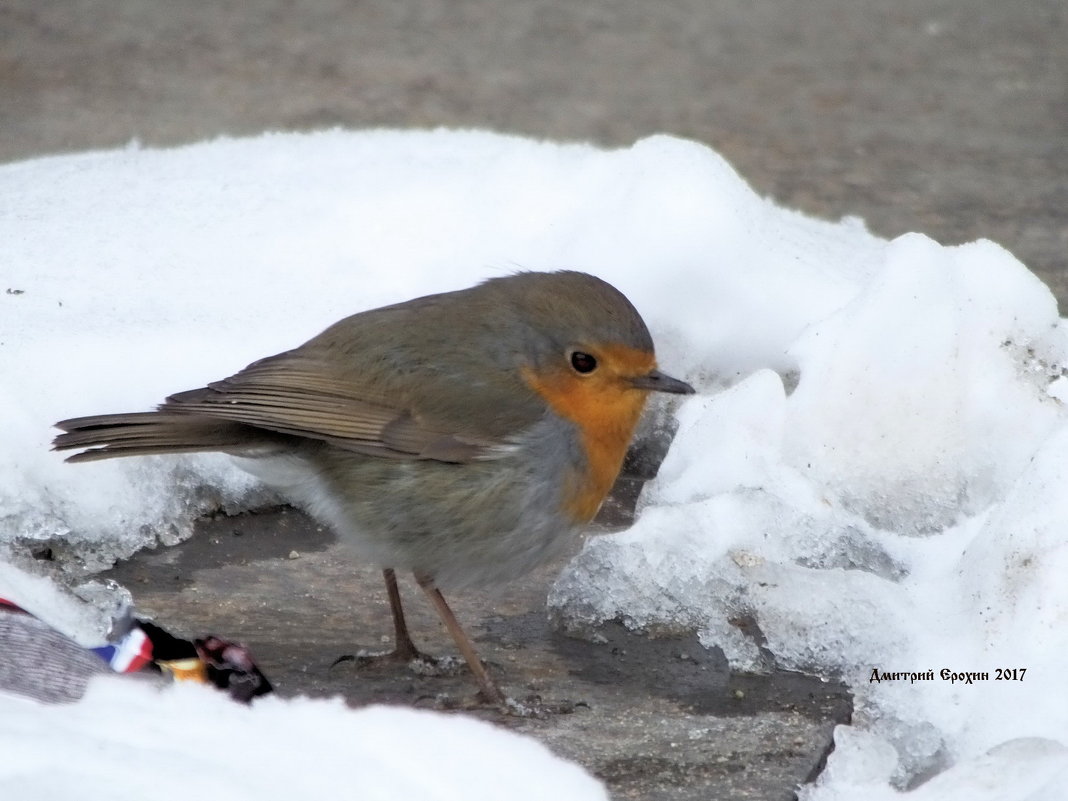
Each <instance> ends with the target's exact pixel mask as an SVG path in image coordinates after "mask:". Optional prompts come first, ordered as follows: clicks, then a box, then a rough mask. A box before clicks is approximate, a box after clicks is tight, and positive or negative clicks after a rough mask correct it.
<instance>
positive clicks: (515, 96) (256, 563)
mask: <svg viewBox="0 0 1068 801" xmlns="http://www.w3.org/2000/svg"><path fill="white" fill-rule="evenodd" d="M1066 41H1068V4H1065V3H1064V2H1063V0H1029V1H1028V2H1027V3H1019V4H1015V3H1013V4H1010V3H998V2H993V0H899V1H898V2H893V3H876V2H872V1H871V0H860V2H857V0H808V2H804V3H785V2H781V3H769V2H753V0H663V1H662V2H659V3H648V2H644V0H586V2H583V3H565V2H562V1H561V0H525V1H524V2H506V1H505V0H495V1H494V0H423V1H422V2H414V1H413V2H398V0H391V1H387V0H378V1H377V2H355V1H354V0H350V2H344V1H343V0H320V1H319V2H313V1H312V0H303V1H301V0H269V1H268V2H256V3H242V4H237V3H206V2H186V3H174V2H166V1H165V0H121V1H120V0H111V1H110V2H109V1H108V0H72V1H71V2H65V3H42V2H40V1H39V0H4V2H2V3H0V161H13V160H19V159H25V158H31V157H34V156H39V155H45V154H52V153H59V152H67V151H74V150H84V149H89V148H100V147H113V146H118V145H122V144H125V143H126V142H128V141H130V140H131V139H134V138H136V139H139V140H140V141H141V142H142V143H144V144H146V145H170V144H179V143H183V142H190V141H195V140H198V139H203V138H206V137H213V136H217V135H221V134H228V135H242V134H254V133H258V132H261V131H263V130H307V129H315V128H322V127H330V126H345V127H353V128H363V127H376V126H401V127H412V126H420V127H426V126H431V127H432V126H439V125H444V126H459V127H489V128H493V129H496V130H501V131H508V132H517V133H522V134H528V135H531V136H536V137H546V138H553V139H568V140H588V141H593V142H596V143H600V144H604V145H627V144H629V143H631V142H632V141H634V140H635V139H636V138H640V137H642V136H645V135H648V134H652V133H656V132H668V133H673V134H678V135H681V136H686V137H690V138H693V139H696V140H698V141H701V142H704V143H707V144H709V145H711V146H712V147H714V148H715V149H717V150H718V151H719V152H721V153H722V154H723V155H724V156H725V157H726V158H727V159H728V160H729V161H730V162H731V163H732V164H733V165H734V166H735V168H736V169H737V170H738V171H739V172H740V173H741V175H742V176H743V177H744V178H746V179H747V180H748V181H749V182H750V183H751V184H752V185H753V186H754V188H755V189H756V190H757V191H758V192H760V193H762V194H765V195H769V196H771V197H774V198H776V199H777V200H779V201H781V202H782V203H784V204H785V205H788V206H790V207H793V208H797V209H799V210H800V211H803V212H805V213H808V214H812V215H817V216H823V217H828V218H838V217H841V216H843V215H856V216H860V217H862V218H864V219H866V220H867V222H868V224H869V226H870V227H871V228H872V230H873V231H875V232H876V233H878V234H882V235H886V236H893V235H897V234H900V233H903V232H906V231H922V232H924V233H927V234H929V235H931V236H933V237H934V238H936V239H938V240H940V241H942V242H946V243H957V242H965V241H970V240H972V239H975V238H977V237H987V238H990V239H993V240H995V241H997V242H999V243H1001V244H1002V245H1004V246H1005V247H1007V248H1008V249H1009V250H1010V251H1012V252H1013V253H1014V254H1016V255H1017V256H1018V257H1019V258H1020V259H1021V260H1022V261H1023V262H1024V263H1025V264H1027V265H1028V266H1029V267H1030V268H1031V269H1033V270H1034V271H1035V272H1037V273H1038V274H1039V275H1040V276H1041V277H1042V278H1043V280H1045V281H1046V283H1047V284H1049V286H1050V287H1051V288H1052V289H1053V291H1054V292H1055V294H1056V295H1057V296H1058V298H1059V299H1061V300H1064V299H1066V298H1068V279H1066V273H1065V266H1066V265H1065V254H1066V253H1068V175H1066V171H1065V163H1066V159H1068V47H1066V46H1065V42H1066ZM0 264H2V262H0ZM576 266H577V267H581V265H576ZM0 271H2V266H0ZM238 532H240V533H238ZM292 551H296V552H297V553H298V554H299V558H294V559H290V558H288V557H289V555H290V553H291V552H292ZM116 575H117V576H119V577H121V579H122V580H123V581H125V582H127V584H128V586H130V588H131V589H132V590H133V591H134V593H135V596H136V597H137V599H138V601H139V603H140V604H141V605H142V607H144V608H145V609H146V610H148V611H152V612H154V613H156V614H158V615H159V618H160V620H161V621H162V622H164V623H170V624H171V625H173V626H175V627H176V628H177V629H179V630H183V631H185V632H187V633H193V634H202V633H205V632H207V631H216V632H218V633H220V634H224V635H228V636H233V637H238V638H244V639H246V640H248V641H249V642H250V644H251V645H252V646H253V648H254V649H255V651H256V653H257V654H259V655H260V657H261V659H262V661H263V662H264V668H265V669H266V671H267V672H268V674H269V675H271V676H272V678H274V679H275V680H276V681H277V683H278V685H279V688H280V690H281V691H282V692H285V693H300V692H310V693H335V692H341V693H344V694H345V695H346V696H347V697H348V698H349V699H350V700H351V701H352V702H353V703H366V702H368V701H373V700H384V701H389V702H399V703H406V704H415V705H429V706H440V705H441V704H442V703H443V701H442V699H441V698H440V697H439V696H441V695H442V694H445V695H448V696H449V697H450V698H453V699H463V698H464V697H465V693H466V692H467V685H466V684H465V683H464V679H463V677H457V678H455V679H442V678H421V677H415V676H412V675H410V674H407V673H404V672H400V671H396V670H383V669H370V670H364V671H356V670H354V669H353V667H352V665H351V663H347V662H346V663H342V664H340V665H338V666H337V667H334V668H331V667H330V663H331V662H332V661H333V659H334V658H335V657H336V656H338V655H341V654H344V653H351V652H352V651H353V650H354V649H355V648H357V647H359V646H364V647H376V646H379V645H380V644H381V642H380V636H381V634H383V633H385V632H386V631H388V612H387V610H386V607H385V599H384V597H383V594H382V593H381V591H380V590H379V587H378V579H377V574H376V573H375V572H374V571H373V570H368V569H362V568H358V569H354V568H353V566H352V564H351V562H350V561H349V560H347V559H345V558H344V555H343V554H342V553H340V552H339V550H338V548H337V546H336V545H335V544H334V543H333V541H332V539H331V538H330V537H329V535H327V534H326V533H325V532H319V531H317V530H316V528H315V527H314V525H310V524H308V523H307V522H306V521H304V519H303V518H301V517H300V516H299V515H297V514H295V513H293V512H271V513H267V514H261V515H255V516H248V517H242V518H235V519H230V520H226V519H223V520H215V521H206V522H205V524H204V526H203V527H202V529H201V530H200V532H199V533H198V535H197V536H196V537H195V538H194V540H192V541H191V542H189V543H187V544H186V545H184V546H182V547H180V548H177V549H172V550H169V551H163V552H155V553H151V554H145V555H143V556H142V557H140V558H138V559H135V560H134V561H133V562H131V563H129V564H127V565H123V566H121V567H120V568H119V569H118V571H117V572H116ZM551 578H552V573H551V571H548V570H547V571H544V572H543V573H541V574H539V575H537V576H533V577H531V578H530V580H528V581H527V582H524V583H523V584H522V585H521V586H517V587H512V588H509V592H508V593H507V594H503V595H500V596H487V597H475V596H468V597H465V598H457V599H455V605H456V608H457V611H458V614H460V615H461V617H462V619H463V620H465V621H467V622H468V624H469V626H470V629H471V631H472V632H473V634H474V636H475V637H476V638H477V640H478V644H479V647H480V648H482V649H484V652H485V656H486V657H487V658H488V659H489V661H490V662H491V663H492V665H493V669H494V671H495V673H496V674H497V675H498V677H499V678H500V680H501V681H502V682H503V683H504V685H505V686H506V687H507V688H508V689H509V690H511V691H512V692H513V693H514V694H516V695H520V694H523V693H534V692H536V693H540V694H541V695H543V696H544V697H546V698H548V699H557V700H558V699H561V698H568V699H570V700H573V701H580V702H583V703H584V704H585V705H584V706H583V705H580V706H579V707H578V709H577V711H576V712H575V713H574V714H571V715H561V716H555V717H552V718H550V719H548V720H543V721H540V720H520V721H517V720H502V719H500V718H496V717H494V716H492V715H490V716H489V717H491V718H493V719H495V720H498V722H501V723H502V724H504V725H510V726H513V727H517V728H520V729H522V730H525V731H528V732H530V733H532V734H534V735H535V736H537V737H539V738H540V739H542V740H543V741H545V742H546V743H548V744H549V745H550V746H551V747H552V748H554V749H556V750H557V751H558V752H559V753H562V754H566V755H568V756H571V757H573V758H575V759H577V760H579V761H581V762H583V763H584V764H586V765H588V766H589V767H590V768H591V769H592V770H594V771H595V772H596V773H597V774H598V775H600V776H602V777H603V778H604V779H605V780H606V781H607V782H608V784H609V787H610V788H611V790H612V791H613V793H614V795H615V796H616V797H618V798H643V799H654V798H656V799H660V798H664V799H667V798H672V799H719V798H724V799H726V798H750V797H751V798H767V799H786V798H790V797H791V795H792V792H793V789H794V787H795V786H796V785H797V783H799V782H802V781H804V780H805V778H806V777H807V776H808V775H809V774H810V773H811V772H812V771H813V770H814V769H815V768H816V767H817V765H818V763H819V761H820V759H821V757H822V756H823V754H824V753H825V751H826V748H827V745H828V743H829V736H830V730H831V727H832V726H833V723H834V722H835V721H840V720H844V719H847V718H848V715H849V702H848V698H847V697H845V696H844V695H843V693H842V692H841V690H840V689H839V688H835V687H828V686H826V685H822V684H820V683H819V682H817V681H814V680H811V679H806V678H805V677H796V676H789V675H780V676H774V677H769V678H760V677H748V676H731V675H729V674H728V672H726V671H725V669H724V666H723V665H722V664H721V662H720V660H719V659H718V657H717V655H716V654H714V653H709V652H707V651H704V650H703V649H700V648H699V647H698V646H697V645H696V644H695V643H694V642H691V641H689V640H687V639H685V638H683V639H678V640H646V639H641V638H635V637H633V636H630V635H627V634H625V633H623V632H621V631H618V630H615V629H609V630H607V631H606V632H605V636H606V639H607V642H606V643H603V644H592V643H586V642H582V641H577V640H568V639H566V638H563V637H561V636H560V635H558V634H554V633H553V632H552V631H551V630H550V629H549V627H548V626H547V624H546V623H545V615H544V598H545V588H546V586H547V584H548V582H549V581H551ZM405 589H406V590H407V596H408V597H409V598H410V599H411V601H410V603H409V608H410V609H411V611H412V614H413V621H412V623H413V628H414V629H415V630H416V631H417V632H419V634H421V635H422V639H423V641H424V642H425V643H426V645H427V647H428V648H429V649H431V650H434V649H436V650H439V651H441V650H448V648H449V644H448V642H447V641H446V640H445V638H444V637H443V635H442V633H441V632H440V630H439V627H438V626H437V624H436V623H435V622H434V620H433V619H432V618H431V617H430V616H429V612H428V611H427V610H426V607H425V605H424V604H423V603H422V599H421V598H419V597H418V595H417V592H418V591H417V590H413V589H412V587H411V586H406V588H405ZM483 714H485V713H483Z"/></svg>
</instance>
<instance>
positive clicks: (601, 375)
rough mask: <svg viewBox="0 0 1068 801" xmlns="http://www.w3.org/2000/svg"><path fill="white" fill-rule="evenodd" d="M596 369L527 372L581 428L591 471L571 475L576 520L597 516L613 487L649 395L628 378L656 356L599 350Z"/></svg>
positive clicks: (568, 502) (569, 507) (570, 505)
mask: <svg viewBox="0 0 1068 801" xmlns="http://www.w3.org/2000/svg"><path fill="white" fill-rule="evenodd" d="M598 354H599V356H600V359H599V368H598V370H597V372H595V373H593V374H590V375H586V376H582V375H578V374H576V373H574V372H572V371H570V370H568V369H566V368H560V369H559V370H554V371H552V372H549V373H535V372H534V371H533V370H529V369H527V370H524V372H523V377H524V379H525V380H526V382H527V384H528V385H529V386H530V387H531V388H532V389H533V390H534V391H535V392H537V393H538V394H539V395H541V397H543V398H545V400H546V401H547V402H548V404H549V406H550V407H551V408H552V409H553V411H554V412H556V413H557V414H558V415H560V416H561V417H563V418H566V419H567V420H570V421H572V422H573V423H575V424H576V425H577V426H578V428H579V431H580V432H581V444H582V447H583V450H584V451H585V455H586V470H585V472H582V473H576V474H575V475H574V476H572V477H571V478H570V481H569V489H568V492H567V496H566V499H565V509H566V511H567V512H568V513H569V514H570V515H571V516H572V517H573V518H574V519H575V521H576V522H580V523H585V522H588V521H590V520H592V519H593V517H594V515H596V514H597V510H598V509H600V508H601V504H602V503H603V502H604V499H605V496H607V495H608V491H609V490H610V489H612V485H613V484H614V483H615V480H616V477H617V476H618V475H619V470H620V468H621V467H622V466H623V457H624V456H625V455H626V453H627V447H628V446H629V445H630V440H631V437H633V436H634V428H635V426H637V424H638V419H639V418H640V417H641V413H642V409H643V408H644V407H645V401H646V398H647V397H648V395H649V393H648V392H647V391H645V390H640V389H636V388H635V387H634V386H633V385H631V384H630V383H629V381H627V378H628V377H633V376H637V375H643V374H645V373H647V372H649V371H650V370H652V369H653V368H654V367H655V365H656V363H655V360H654V358H653V355H652V354H650V353H646V352H644V351H639V350H634V349H633V348H627V347H624V346H620V345H617V346H612V347H611V348H604V349H599V350H598Z"/></svg>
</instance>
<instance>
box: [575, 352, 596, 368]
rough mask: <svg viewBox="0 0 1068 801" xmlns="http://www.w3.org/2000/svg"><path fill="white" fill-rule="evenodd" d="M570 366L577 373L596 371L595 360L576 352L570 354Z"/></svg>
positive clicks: (588, 355) (586, 354) (585, 354)
mask: <svg viewBox="0 0 1068 801" xmlns="http://www.w3.org/2000/svg"><path fill="white" fill-rule="evenodd" d="M571 366H572V367H574V368H575V372H577V373H583V374H586V373H592V372H593V371H594V370H596V369H597V360H596V359H595V358H593V357H592V356H591V355H590V354H588V353H583V352H582V351H580V350H576V351H574V352H573V353H572V354H571Z"/></svg>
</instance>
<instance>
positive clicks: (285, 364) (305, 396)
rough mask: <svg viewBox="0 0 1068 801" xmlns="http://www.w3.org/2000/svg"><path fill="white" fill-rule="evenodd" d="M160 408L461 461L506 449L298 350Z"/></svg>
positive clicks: (383, 451) (347, 445) (374, 449)
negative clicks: (425, 415)
mask: <svg viewBox="0 0 1068 801" xmlns="http://www.w3.org/2000/svg"><path fill="white" fill-rule="evenodd" d="M159 411H160V412H161V413H165V414H167V413H170V414H181V415H196V416H199V417H209V418H212V419H216V420H225V421H229V422H233V423H240V424H242V425H248V426H254V427H256V428H262V429H266V430H268V431H274V432H277V433H280V434H288V435H292V436H298V437H307V438H310V439H318V440H322V441H323V442H328V443H330V444H331V445H333V446H335V447H339V448H344V449H347V450H352V451H356V452H358V453H365V454H368V455H372V456H384V457H394V458H408V459H413V458H414V459H434V460H438V461H445V462H467V461H472V460H474V459H486V458H493V457H494V456H495V455H499V454H501V453H503V452H504V450H503V448H502V446H504V445H505V444H506V443H505V442H503V441H499V440H494V439H489V438H482V437H477V436H473V435H471V434H469V433H463V434H461V433H457V432H454V431H449V430H446V429H445V428H444V427H443V426H435V425H434V424H433V423H432V422H428V421H426V420H423V419H420V418H419V416H418V415H417V414H415V413H413V412H411V411H409V410H407V409H403V408H398V406H397V405H395V403H391V402H390V400H389V399H387V398H385V397H382V396H381V395H375V394H373V393H371V392H369V391H368V390H367V388H366V387H363V386H359V385H358V384H357V383H356V382H354V381H352V380H346V379H345V378H343V377H339V376H336V375H335V374H333V373H332V372H331V370H330V369H329V368H328V367H327V366H325V365H324V364H322V363H321V362H319V361H318V360H317V359H316V358H315V357H314V355H308V354H307V353H306V352H303V351H300V350H297V351H289V352H287V353H282V354H279V355H278V356H271V357H269V358H267V359H262V360H260V361H258V362H255V363H253V364H251V365H249V366H248V367H247V368H245V369H244V370H242V371H241V372H240V373H237V374H236V375H234V376H231V377H230V378H226V379H223V380H222V381H216V382H214V383H212V384H210V385H208V386H207V387H205V388H203V389H195V390H191V391H189V392H182V393H179V394H177V395H172V396H171V397H169V398H168V399H167V400H166V402H165V403H163V404H162V405H161V406H160V407H159Z"/></svg>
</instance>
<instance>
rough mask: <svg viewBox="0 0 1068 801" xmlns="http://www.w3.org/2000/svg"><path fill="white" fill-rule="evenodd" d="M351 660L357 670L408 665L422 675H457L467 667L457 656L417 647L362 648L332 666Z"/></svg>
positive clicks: (414, 671)
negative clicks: (382, 649)
mask: <svg viewBox="0 0 1068 801" xmlns="http://www.w3.org/2000/svg"><path fill="white" fill-rule="evenodd" d="M349 662H351V663H352V665H353V667H354V668H355V669H356V670H367V669H372V668H375V667H378V666H380V665H389V666H394V665H406V666H407V667H408V669H409V670H411V671H412V672H413V673H416V674H417V675H420V676H443V677H444V676H456V675H459V674H460V673H461V672H463V671H464V670H465V669H466V665H465V664H464V661H463V660H462V659H460V658H458V657H455V656H431V655H430V654H425V653H423V652H422V651H419V650H417V649H415V648H394V649H393V650H392V651H367V650H360V651H357V652H356V653H355V654H344V655H342V656H339V657H338V658H337V659H335V660H334V661H333V662H332V663H331V665H330V667H331V668H334V667H337V666H338V665H341V664H346V663H349Z"/></svg>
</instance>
